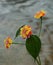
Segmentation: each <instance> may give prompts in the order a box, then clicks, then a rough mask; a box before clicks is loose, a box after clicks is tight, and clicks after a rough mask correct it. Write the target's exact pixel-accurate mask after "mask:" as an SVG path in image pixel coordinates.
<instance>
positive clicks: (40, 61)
mask: <svg viewBox="0 0 53 65" xmlns="http://www.w3.org/2000/svg"><path fill="white" fill-rule="evenodd" d="M38 59H39V63H40V65H41V59H40V56H38Z"/></svg>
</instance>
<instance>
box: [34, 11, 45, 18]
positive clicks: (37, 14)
mask: <svg viewBox="0 0 53 65" xmlns="http://www.w3.org/2000/svg"><path fill="white" fill-rule="evenodd" d="M45 13H46V12H45V11H44V10H41V11H38V12H37V13H36V14H35V15H34V18H37V19H39V18H41V17H43V16H44V15H45Z"/></svg>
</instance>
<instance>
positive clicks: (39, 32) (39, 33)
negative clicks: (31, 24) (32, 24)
mask: <svg viewBox="0 0 53 65" xmlns="http://www.w3.org/2000/svg"><path fill="white" fill-rule="evenodd" d="M40 19H41V22H40V32H39V36H40V34H41V30H42V17H41V18H40Z"/></svg>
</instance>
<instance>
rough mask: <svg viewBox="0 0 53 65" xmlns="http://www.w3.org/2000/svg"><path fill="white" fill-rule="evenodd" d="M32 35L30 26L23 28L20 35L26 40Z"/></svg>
mask: <svg viewBox="0 0 53 65" xmlns="http://www.w3.org/2000/svg"><path fill="white" fill-rule="evenodd" d="M31 34H32V30H31V27H30V26H28V25H25V26H23V27H22V28H21V29H20V35H21V36H22V37H23V38H24V39H25V38H29V37H30V35H31Z"/></svg>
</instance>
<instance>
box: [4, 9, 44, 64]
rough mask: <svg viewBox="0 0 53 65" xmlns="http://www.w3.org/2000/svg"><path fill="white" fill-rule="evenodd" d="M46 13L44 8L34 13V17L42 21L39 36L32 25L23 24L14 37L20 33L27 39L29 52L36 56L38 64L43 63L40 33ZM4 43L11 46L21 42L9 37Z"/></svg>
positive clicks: (26, 44)
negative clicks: (40, 54)
mask: <svg viewBox="0 0 53 65" xmlns="http://www.w3.org/2000/svg"><path fill="white" fill-rule="evenodd" d="M44 15H45V11H44V10H41V11H39V12H37V13H36V14H35V15H34V18H36V19H40V20H41V21H40V23H41V24H40V32H39V35H38V36H37V35H36V34H35V35H34V34H33V32H32V28H31V26H29V25H22V26H21V27H19V29H18V30H17V31H16V35H15V38H14V39H16V37H18V36H19V35H20V36H21V37H22V38H23V39H26V42H25V46H26V49H27V51H28V53H29V54H30V55H31V56H32V57H33V58H34V60H35V61H37V64H38V65H41V60H40V56H39V53H40V51H41V40H40V33H41V29H42V18H43V16H44ZM4 44H5V47H6V48H9V47H10V46H11V44H19V42H18V43H17V42H13V41H12V39H11V38H10V37H7V38H6V39H5V40H4Z"/></svg>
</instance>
